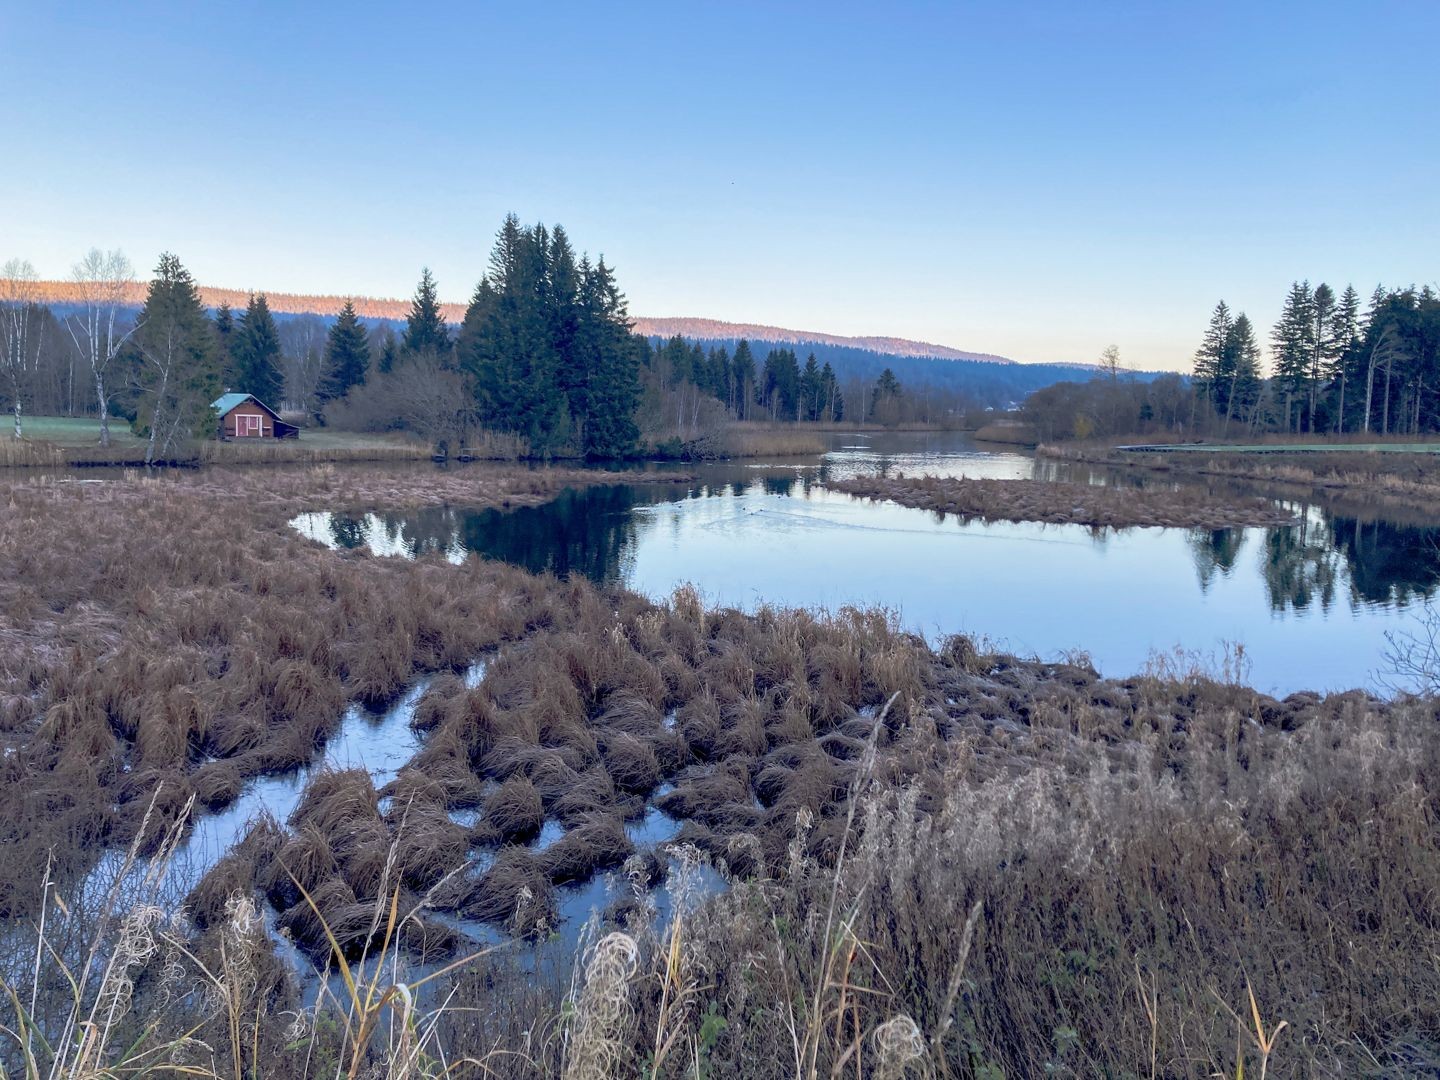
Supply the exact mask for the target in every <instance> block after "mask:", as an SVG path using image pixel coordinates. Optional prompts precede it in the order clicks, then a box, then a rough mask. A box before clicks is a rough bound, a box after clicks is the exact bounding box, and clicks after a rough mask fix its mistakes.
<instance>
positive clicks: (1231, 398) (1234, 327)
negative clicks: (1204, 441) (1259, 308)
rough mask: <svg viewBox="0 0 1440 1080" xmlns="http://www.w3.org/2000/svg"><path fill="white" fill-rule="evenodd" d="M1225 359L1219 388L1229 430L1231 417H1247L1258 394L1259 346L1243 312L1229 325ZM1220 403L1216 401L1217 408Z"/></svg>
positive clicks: (1248, 320)
mask: <svg viewBox="0 0 1440 1080" xmlns="http://www.w3.org/2000/svg"><path fill="white" fill-rule="evenodd" d="M1224 357H1225V360H1224V365H1223V376H1224V381H1223V383H1222V384H1221V386H1220V389H1221V391H1222V399H1223V412H1224V416H1225V426H1226V429H1227V430H1228V428H1229V426H1230V421H1231V419H1232V418H1233V417H1236V416H1239V417H1241V418H1242V419H1245V420H1248V419H1249V418H1250V414H1251V411H1252V410H1253V409H1254V407H1255V402H1256V400H1257V399H1258V398H1259V395H1260V344H1259V342H1257V341H1256V340H1255V327H1254V326H1253V325H1251V322H1250V319H1249V317H1248V316H1247V315H1246V314H1245V313H1244V312H1243V311H1242V312H1240V314H1238V315H1236V316H1235V320H1234V322H1232V323H1231V324H1230V330H1229V333H1228V334H1227V335H1226V340H1225V351H1224ZM1220 400H1221V399H1217V408H1219V407H1220Z"/></svg>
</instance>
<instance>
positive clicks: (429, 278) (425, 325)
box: [400, 266, 451, 367]
mask: <svg viewBox="0 0 1440 1080" xmlns="http://www.w3.org/2000/svg"><path fill="white" fill-rule="evenodd" d="M400 351H401V353H402V354H404V355H405V356H407V357H416V356H433V357H435V358H436V359H437V360H438V361H439V362H440V364H441V366H442V367H448V366H450V364H451V355H450V331H449V330H448V329H447V328H446V326H445V316H444V315H443V314H441V311H440V299H439V296H438V294H437V291H436V287H435V277H434V275H433V274H431V273H430V268H429V267H428V266H427V267H424V268H423V269H422V270H421V272H420V284H419V285H418V286H417V287H416V289H415V297H414V299H412V300H411V301H410V314H409V315H407V316H406V317H405V333H404V334H403V335H402V336H401V338H400Z"/></svg>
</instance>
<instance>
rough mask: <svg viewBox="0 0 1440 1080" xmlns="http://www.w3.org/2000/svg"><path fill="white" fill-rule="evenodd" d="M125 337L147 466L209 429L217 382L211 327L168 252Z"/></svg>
mask: <svg viewBox="0 0 1440 1080" xmlns="http://www.w3.org/2000/svg"><path fill="white" fill-rule="evenodd" d="M130 342H131V347H132V348H133V350H134V351H133V369H134V389H135V391H136V393H137V395H138V402H139V409H138V411H137V415H136V419H135V424H136V427H137V429H138V430H140V431H141V432H143V433H144V434H145V435H146V436H147V439H146V446H145V463H146V464H147V465H149V464H153V463H155V462H156V461H161V460H165V459H167V458H168V457H169V456H170V455H171V454H172V453H173V452H174V450H175V449H176V447H177V445H178V443H179V442H180V440H182V439H185V438H189V437H192V436H195V437H203V436H204V435H206V434H208V433H209V432H211V431H213V430H214V425H215V413H214V410H213V409H212V408H211V407H210V404H211V402H212V401H213V400H214V399H215V397H216V396H217V394H218V392H219V385H220V373H219V368H218V365H217V363H216V357H215V330H214V326H213V324H212V323H211V322H210V320H209V319H208V318H207V317H206V315H205V308H204V305H202V304H201V303H200V293H199V290H198V289H196V287H195V282H194V279H193V278H191V277H190V273H189V271H188V270H186V269H185V267H184V266H182V265H181V264H180V260H179V259H178V258H176V257H175V256H174V255H172V254H170V253H169V252H166V253H165V254H163V255H161V256H160V263H159V265H158V266H157V267H156V268H155V277H154V279H153V280H152V281H151V282H150V288H149V290H148V291H147V293H146V296H145V305H144V307H142V308H141V310H140V315H139V317H138V321H137V329H136V331H135V334H134V335H133V336H132V337H131V339H130Z"/></svg>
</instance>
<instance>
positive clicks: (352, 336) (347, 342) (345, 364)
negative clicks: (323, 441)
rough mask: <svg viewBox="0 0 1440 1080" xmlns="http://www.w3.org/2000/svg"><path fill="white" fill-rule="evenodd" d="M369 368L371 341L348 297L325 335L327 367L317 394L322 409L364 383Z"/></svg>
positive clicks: (321, 377)
mask: <svg viewBox="0 0 1440 1080" xmlns="http://www.w3.org/2000/svg"><path fill="white" fill-rule="evenodd" d="M369 368H370V340H369V338H368V337H367V335H366V333H365V327H364V325H363V324H362V323H361V322H360V320H359V318H357V317H356V315H355V305H354V303H353V302H351V301H349V300H346V301H345V306H344V307H342V308H341V309H340V314H339V316H338V317H337V318H336V319H335V325H334V326H332V327H330V333H329V334H328V335H327V336H326V338H325V366H324V370H323V372H322V374H321V376H320V385H319V387H318V388H317V390H316V393H315V398H316V401H317V402H318V405H319V408H320V409H321V410H323V409H324V408H325V406H326V405H327V404H328V403H330V402H332V401H336V400H338V399H339V398H343V397H344V396H345V395H346V394H348V393H349V392H350V391H351V390H352V389H353V388H354V387H356V386H359V385H360V384H361V383H363V382H364V381H365V375H366V372H367V371H368V370H369Z"/></svg>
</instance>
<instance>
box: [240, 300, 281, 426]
mask: <svg viewBox="0 0 1440 1080" xmlns="http://www.w3.org/2000/svg"><path fill="white" fill-rule="evenodd" d="M234 337H235V347H234V350H233V352H234V356H235V360H234V365H233V369H234V373H235V382H234V383H232V384H231V385H230V389H231V390H234V391H236V392H238V393H242V394H253V395H254V396H255V397H257V398H259V399H260V400H261V401H263V402H264V403H265V404H266V405H268V406H270V408H272V409H278V408H280V406H281V404H282V398H283V395H284V391H285V376H284V374H283V373H282V372H281V369H280V333H279V331H278V330H276V329H275V319H274V317H273V316H271V314H270V305H269V304H267V303H266V301H265V296H264V294H263V293H261V294H258V295H255V296H251V297H250V303H249V305H248V306H247V307H246V308H245V312H244V314H242V315H241V316H240V322H239V324H238V325H237V327H236V329H235V335H234Z"/></svg>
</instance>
